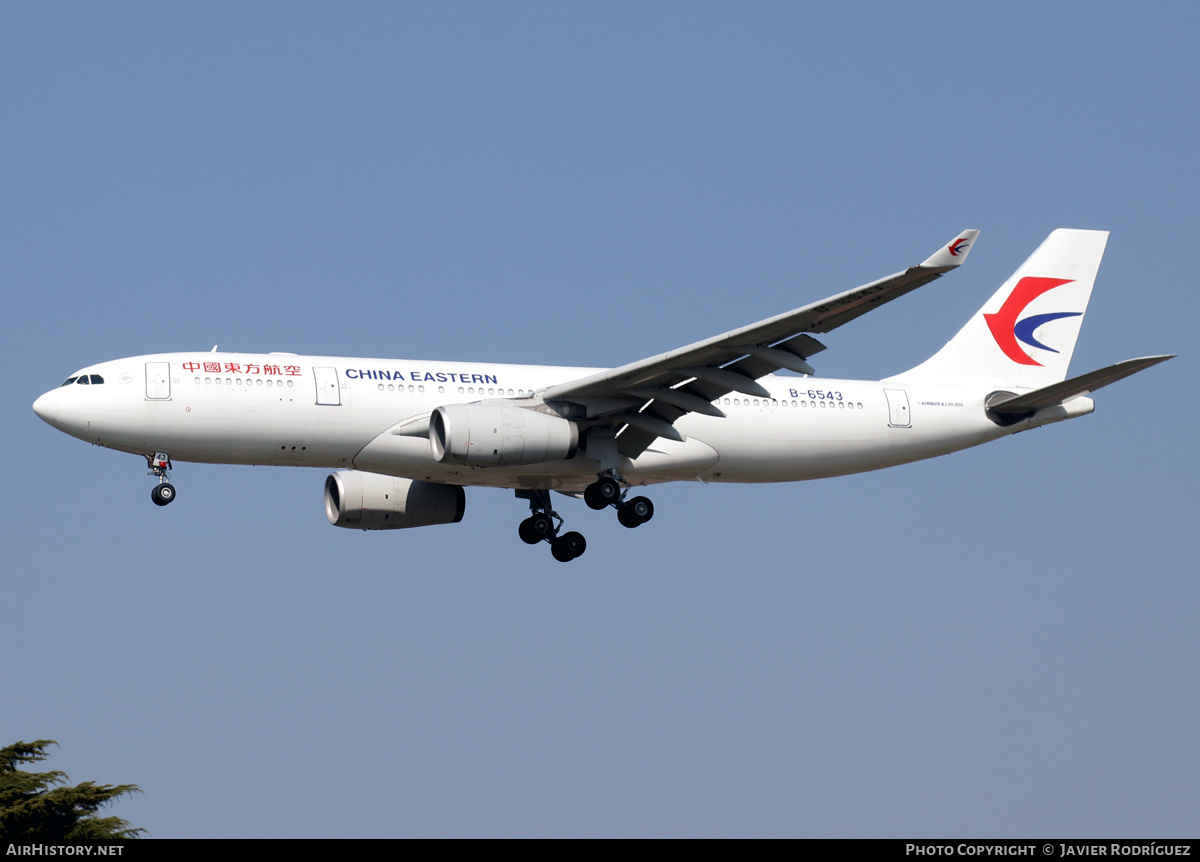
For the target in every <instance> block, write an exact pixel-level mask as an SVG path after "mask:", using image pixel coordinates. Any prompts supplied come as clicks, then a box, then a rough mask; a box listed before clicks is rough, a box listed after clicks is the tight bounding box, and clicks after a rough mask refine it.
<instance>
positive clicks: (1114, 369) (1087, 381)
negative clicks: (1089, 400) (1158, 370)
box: [988, 353, 1175, 415]
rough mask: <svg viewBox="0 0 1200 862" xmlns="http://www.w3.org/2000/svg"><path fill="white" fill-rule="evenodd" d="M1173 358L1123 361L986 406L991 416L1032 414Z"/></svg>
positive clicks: (1170, 355)
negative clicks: (996, 414) (999, 414)
mask: <svg viewBox="0 0 1200 862" xmlns="http://www.w3.org/2000/svg"><path fill="white" fill-rule="evenodd" d="M1174 358H1175V354H1173V353H1172V354H1169V355H1167V356H1143V357H1142V358H1141V359H1126V360H1125V361H1124V362H1118V363H1117V364H1116V365H1110V366H1108V367H1107V368H1101V369H1099V370H1098V371H1089V372H1088V373H1087V374H1081V375H1080V376H1079V377H1072V378H1071V379H1070V380H1064V381H1062V382H1061V383H1053V384H1051V385H1050V386H1043V387H1042V388H1041V389H1035V390H1034V391H1033V392H1027V393H1025V394H1024V395H1014V396H1012V397H1011V398H1005V399H1004V400H1002V401H995V402H990V403H989V404H988V410H989V411H991V412H992V413H1002V414H1006V415H1020V414H1024V413H1035V412H1037V411H1038V410H1042V409H1043V408H1046V407H1055V406H1057V405H1059V404H1063V403H1065V402H1067V401H1070V400H1071V399H1072V398H1078V397H1079V396H1080V395H1087V394H1088V393H1089V392H1095V391H1096V390H1097V389H1099V388H1100V387H1102V386H1107V385H1108V384H1110V383H1116V382H1117V381H1118V380H1121V379H1122V378H1125V377H1128V376H1129V375H1131V374H1137V373H1138V372H1139V371H1145V370H1146V369H1147V368H1150V367H1151V366H1153V365H1158V363H1160V362H1166V361H1167V360H1168V359H1174Z"/></svg>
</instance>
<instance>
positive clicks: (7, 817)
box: [0, 739, 145, 841]
mask: <svg viewBox="0 0 1200 862" xmlns="http://www.w3.org/2000/svg"><path fill="white" fill-rule="evenodd" d="M51 745H58V743H57V742H55V741H54V740H52V739H37V740H34V741H33V742H18V743H16V744H15V745H10V746H8V747H7V748H0V839H3V840H5V841H22V840H28V841H89V840H96V839H109V840H111V839H118V838H137V837H138V835H139V834H140V833H142V832H144V831H145V830H144V829H133V828H131V827H130V826H129V823H128V822H127V821H125V820H122V819H121V818H120V817H98V816H97V815H96V812H97V811H98V810H99V809H100V808H101V807H103V806H104V805H107V804H108V803H109V802H111V801H113V800H114V799H116V798H117V797H120V796H124V795H125V794H127V793H134V792H137V793H140V792H141V790H140V788H138V786H137V785H136V784H96V783H95V782H93V781H85V782H83V783H82V784H77V785H75V786H74V787H66V786H60V785H65V784H66V782H67V775H66V773H65V772H62V771H60V770H57V769H55V770H51V771H50V772H24V771H23V770H21V769H19V768H18V767H20V766H24V765H25V764H29V763H39V762H41V761H43V760H45V759H46V758H47V757H49V756H50V755H49V754H47V753H46V748H47V747H48V746H51Z"/></svg>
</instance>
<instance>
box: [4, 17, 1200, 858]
mask: <svg viewBox="0 0 1200 862" xmlns="http://www.w3.org/2000/svg"><path fill="white" fill-rule="evenodd" d="M0 20H2V21H3V26H2V27H0V80H3V81H4V86H3V88H0V108H2V110H3V116H4V117H5V120H6V122H5V123H4V130H3V133H2V134H0V154H2V156H3V159H2V163H3V165H4V168H3V170H2V171H0V200H2V201H3V205H0V218H2V219H3V222H2V226H3V230H2V231H0V259H2V260H3V266H2V267H0V274H2V277H3V289H4V297H5V300H6V302H5V307H6V308H5V314H4V315H3V323H2V326H3V339H2V340H0V351H2V354H0V355H2V357H3V362H4V367H6V368H8V369H9V373H10V378H11V379H12V380H13V381H14V382H15V385H14V386H13V387H10V396H11V397H10V398H9V399H8V406H7V407H6V408H5V414H4V415H5V422H4V427H5V429H6V431H5V440H6V441H7V442H8V444H9V446H10V448H11V449H12V450H13V451H14V454H16V455H18V456H19V457H16V458H14V460H13V462H11V463H10V467H9V481H8V488H7V493H6V494H5V495H4V498H5V499H4V502H3V504H2V505H3V508H4V512H3V515H4V517H3V520H2V522H0V523H2V527H0V530H3V537H4V543H5V546H6V548H7V553H6V554H5V559H6V565H5V567H4V568H5V572H6V575H5V580H6V588H5V591H4V596H5V606H6V611H7V612H6V613H5V614H4V618H5V622H4V624H3V626H0V649H2V650H3V654H4V655H5V657H6V660H5V661H4V662H3V663H0V691H2V692H3V694H2V695H0V737H2V738H3V743H4V744H7V743H8V742H11V741H15V740H17V739H27V740H28V739H33V738H39V737H50V738H54V739H57V740H59V741H60V743H61V744H62V747H61V749H59V750H58V752H57V753H56V754H55V756H54V758H53V760H52V761H51V766H53V767H54V768H59V769H65V770H66V771H67V772H68V773H69V774H70V775H71V777H72V779H73V780H87V779H93V780H99V781H104V782H113V783H116V782H136V783H138V784H140V785H141V787H142V788H143V790H144V791H145V793H144V794H143V795H141V796H138V797H136V798H134V799H131V800H127V801H124V802H122V803H121V804H120V805H119V806H117V808H116V809H114V810H115V813H117V814H120V815H122V816H125V817H127V818H128V819H129V820H131V821H132V822H133V823H134V824H135V825H138V826H143V827H146V828H147V829H149V830H150V833H151V835H152V836H154V837H190V836H214V837H215V836H221V837H237V836H264V837H265V836H423V835H442V836H451V835H454V836H462V835H567V836H585V835H586V836H592V835H600V836H610V835H611V836H623V835H639V836H642V835H664V836H669V835H696V836H733V835H754V836H758V835H763V836H769V835H781V836H930V835H972V834H974V835H987V836H1005V835H1020V836H1031V835H1032V836H1037V835H1043V836H1064V835H1078V836H1114V837H1117V836H1149V837H1154V836H1165V835H1192V834H1195V833H1196V831H1197V826H1198V819H1197V813H1196V812H1197V806H1196V799H1197V795H1198V791H1200V785H1198V779H1197V775H1200V770H1198V769H1197V766H1198V765H1200V750H1198V747H1197V744H1196V733H1195V728H1196V726H1197V718H1198V712H1200V695H1198V694H1197V692H1198V691H1200V685H1198V684H1197V683H1198V673H1197V671H1198V669H1200V658H1198V656H1200V637H1198V635H1197V627H1196V617H1197V611H1198V609H1200V594H1198V588H1197V568H1198V566H1197V558H1198V550H1200V547H1198V545H1200V543H1198V540H1197V531H1196V528H1195V523H1194V522H1195V515H1196V503H1195V487H1196V480H1197V455H1196V448H1195V445H1194V437H1195V429H1196V427H1197V424H1198V420H1200V416H1198V415H1197V408H1196V402H1195V399H1194V398H1191V397H1190V396H1189V395H1188V392H1189V391H1190V384H1188V383H1187V381H1188V380H1194V379H1195V376H1196V373H1197V368H1196V365H1195V358H1194V357H1193V356H1191V355H1189V353H1190V350H1191V347H1192V339H1191V329H1192V327H1193V325H1194V324H1193V321H1194V319H1195V317H1196V312H1197V310H1198V309H1197V305H1198V301H1197V298H1196V297H1197V291H1196V288H1195V275H1194V273H1195V266H1196V265H1195V262H1194V260H1193V254H1192V249H1193V246H1194V235H1195V232H1196V227H1197V203H1196V202H1197V200H1198V194H1197V192H1198V191H1200V190H1198V187H1197V186H1198V184H1197V159H1196V141H1197V140H1200V116H1198V113H1197V110H1196V107H1195V98H1194V97H1195V93H1196V91H1197V83H1198V80H1197V79H1198V74H1197V73H1198V70H1200V65H1198V62H1197V60H1196V57H1195V52H1194V46H1193V44H1192V43H1193V42H1194V34H1195V33H1196V32H1197V31H1198V27H1200V12H1198V11H1197V9H1196V7H1195V6H1194V4H1182V3H1164V4H1157V5H1155V6H1152V7H1147V8H1142V7H1133V6H1129V5H1127V4H1115V3H1113V4H1108V3H1062V4H1051V5H1047V4H1021V3H1016V4H958V3H936V4H886V3H879V4H871V3H868V4H855V5H851V6H843V7H838V8H836V9H834V8H832V7H830V8H828V9H826V8H824V7H818V8H812V9H806V8H803V7H801V6H799V4H767V3H760V4H713V3H707V4H691V3H689V4H551V3H546V4H535V3H523V4H509V5H503V4H403V5H400V4H358V5H354V6H350V7H349V8H341V7H334V6H332V5H326V4H304V3H294V4H281V3H271V4H267V3H261V4H252V5H251V4H229V3H210V4H202V5H196V4H170V3H145V4H132V3H121V4H106V5H95V4H82V3H62V4H9V5H8V6H6V7H5V9H4V11H3V12H2V13H0ZM968 227H974V228H980V229H982V231H983V234H982V236H981V238H980V241H979V243H978V245H977V247H976V248H975V250H974V251H973V253H972V256H971V260H970V262H969V264H968V265H967V266H966V267H965V268H964V269H963V270H962V271H960V272H957V273H955V274H953V275H952V276H950V277H948V278H945V279H942V280H940V281H938V282H936V283H935V284H933V285H930V286H928V287H926V288H923V289H922V290H921V291H918V292H917V293H916V294H913V295H910V296H908V297H905V298H904V299H902V300H900V301H898V302H896V303H894V304H893V305H890V306H888V307H887V308H886V309H883V310H880V311H878V312H876V313H874V314H871V315H868V316H867V317H865V318H862V319H860V320H858V321H855V322H854V323H852V324H850V325H848V326H846V327H845V328H843V329H841V330H838V331H837V332H836V333H833V334H831V335H829V336H828V337H826V338H824V339H823V340H824V341H825V343H826V344H827V345H828V347H829V349H828V350H827V351H826V352H825V353H822V354H821V355H820V356H819V357H818V359H819V360H820V361H819V363H818V368H817V370H818V373H820V374H821V375H823V376H830V377H863V378H871V379H878V378H879V377H882V376H886V375H888V374H892V373H896V372H899V371H901V370H904V369H905V368H908V367H911V366H913V365H915V364H917V363H918V362H920V361H921V360H923V359H924V358H926V357H927V356H928V355H930V354H931V353H933V352H934V351H935V350H936V349H937V348H938V347H940V346H941V344H942V343H944V342H945V341H946V340H947V339H948V338H949V337H950V336H951V335H952V334H953V333H954V332H955V331H956V330H957V328H958V327H959V326H960V325H961V324H962V323H963V322H964V321H965V320H966V319H967V317H968V316H969V315H971V314H972V313H973V312H974V311H975V310H976V309H977V308H978V307H979V306H980V305H981V304H982V303H983V301H984V300H985V299H986V298H987V297H988V296H990V295H991V293H992V292H993V290H994V289H995V288H996V286H997V285H998V284H999V283H1000V282H1001V281H1002V280H1003V279H1004V278H1005V277H1007V276H1008V275H1009V274H1010V273H1011V272H1012V271H1013V270H1014V269H1015V268H1016V267H1017V266H1018V265H1019V264H1020V262H1021V261H1022V260H1023V259H1024V258H1025V257H1026V256H1027V255H1028V254H1029V253H1030V252H1031V251H1032V250H1033V249H1034V248H1035V247H1036V246H1037V244H1038V243H1039V242H1040V241H1041V240H1042V239H1043V238H1044V237H1045V235H1046V234H1047V233H1049V231H1051V230H1052V229H1054V228H1056V227H1079V228H1103V229H1108V230H1111V231H1112V237H1111V239H1110V241H1109V245H1108V252H1107V255H1106V257H1105V261H1104V264H1103V266H1102V267H1101V270H1100V276H1099V278H1098V280H1097V284H1096V290H1095V293H1094V294H1093V297H1092V304H1091V307H1090V309H1089V312H1088V316H1087V319H1086V322H1085V323H1084V326H1083V331H1082V334H1081V336H1080V340H1079V346H1078V348H1077V350H1076V353H1075V358H1074V361H1073V365H1072V370H1073V371H1075V372H1079V373H1081V372H1083V371H1087V370H1090V369H1092V368H1098V367H1101V366H1103V365H1107V364H1110V363H1112V362H1116V361H1118V360H1121V359H1126V358H1129V357H1133V356H1142V355H1147V354H1154V353H1167V352H1178V353H1179V354H1180V356H1179V357H1178V358H1177V359H1175V360H1173V361H1172V362H1170V363H1167V364H1166V365H1163V366H1160V367H1157V368H1154V369H1152V370H1150V371H1147V372H1145V373H1144V374H1141V375H1138V376H1137V377H1134V378H1131V379H1130V380H1127V381H1124V382H1122V383H1119V384H1116V385H1114V386H1112V387H1111V388H1109V389H1106V390H1104V391H1103V392H1102V393H1100V394H1099V396H1098V397H1097V410H1096V412H1095V414H1094V415H1092V416H1089V417H1085V418H1083V419H1080V420H1078V421H1072V422H1069V423H1063V424H1059V425H1055V426H1051V427H1048V428H1044V429H1040V430H1037V431H1033V432H1030V433H1027V434H1022V435H1018V436H1017V437H1014V438H1011V439H1008V440H1004V441H999V442H997V443H994V444H992V445H990V446H987V447H984V448H981V449H977V450H972V451H967V452H963V453H959V454H956V455H953V456H950V457H947V458H942V459H938V460H935V461H930V462H926V463H922V464H916V465H909V466H906V467H901V468H897V469H893V470H890V471H885V472H882V473H877V474H868V475H862V476H854V477H847V478H842V479H835V480H826V481H821V482H813V483H803V484H792V485H778V486H760V487H749V486H727V487H718V486H699V485H691V484H688V485H671V486H663V487H659V488H656V489H654V490H653V493H652V494H651V496H652V497H653V499H654V502H655V505H656V515H655V519H654V521H653V522H652V523H651V524H648V525H646V526H644V527H642V528H640V529H638V530H625V529H624V528H622V527H620V526H619V525H618V524H617V523H616V520H615V519H614V518H611V517H608V516H606V515H604V514H603V513H593V512H591V511H590V510H587V509H586V508H585V507H584V506H583V505H582V504H578V505H575V506H571V505H570V504H569V503H568V504H567V507H568V518H569V523H570V525H571V526H572V527H573V528H576V529H580V530H581V531H582V532H584V533H585V534H586V535H587V537H588V541H589V547H588V553H587V554H586V556H584V557H582V558H581V559H579V560H577V561H575V562H573V563H571V564H570V565H568V566H563V565H560V564H557V563H555V562H554V561H553V560H552V559H551V558H550V556H549V554H547V553H544V550H545V549H544V548H532V549H531V548H529V547H527V546H525V545H523V544H522V543H521V542H520V541H519V540H518V539H517V537H516V525H517V522H518V521H519V520H520V518H521V517H523V516H524V515H523V512H524V507H523V504H522V503H520V502H519V501H517V500H514V499H513V498H512V497H511V494H509V493H508V492H499V491H490V490H468V502H467V514H466V518H465V520H464V521H463V522H462V523H461V524H459V525H456V526H445V527H435V528H428V529H419V530H412V531H398V532H396V533H394V534H367V533H361V532H355V531H344V530H336V529H334V528H332V527H330V526H329V525H328V523H327V522H326V520H325V516H324V512H323V508H322V505H321V489H322V483H323V480H324V476H325V472H324V471H313V470H295V469H285V468H261V467H260V468H249V467H220V466H206V465H189V464H178V465H177V469H176V470H175V472H174V474H173V481H174V482H175V484H176V486H177V488H178V489H179V499H178V501H177V502H175V503H174V504H173V505H172V506H170V507H169V508H166V509H158V508H157V507H155V506H153V505H152V504H151V503H150V500H149V490H150V487H151V480H150V479H149V477H147V476H145V475H144V474H145V468H144V465H143V464H142V463H141V462H140V461H139V460H138V459H136V458H134V457H132V456H129V455H123V454H120V453H114V452H110V451H107V450H100V449H95V448H92V447H89V446H86V445H85V444H83V443H80V442H79V441H76V440H73V439H71V438H68V437H65V436H64V435H62V434H59V433H58V432H56V431H54V430H53V429H51V428H49V427H48V426H46V425H45V424H43V423H42V422H40V421H39V420H38V419H37V418H36V417H35V416H34V415H33V413H32V411H31V410H30V409H29V405H30V404H31V403H32V402H33V400H34V399H35V398H36V397H37V395H39V394H40V393H42V392H43V391H45V390H47V389H49V388H51V387H53V386H54V385H56V384H57V383H59V382H60V381H61V380H62V379H63V378H64V377H66V376H67V375H68V374H69V373H70V372H71V371H73V370H75V369H76V368H78V367H80V366H83V365H86V364H89V363H91V362H96V361H101V360H105V359H111V358H116V357H119V356H129V355H137V354H141V353H151V352H158V351H173V350H207V349H208V348H209V347H211V346H212V345H213V344H220V346H221V348H222V349H228V350H240V351H247V352H250V351H269V350H284V351H294V352H297V353H321V354H333V355H358V356H380V357H399V358H428V359H443V360H445V359H464V360H481V361H484V360H486V361H494V362H530V363H538V364H564V365H572V364H578V365H587V366H604V365H617V364H621V363H624V362H627V361H631V360H634V359H637V358H640V357H643V356H647V355H651V354H655V353H659V352H662V351H664V350H668V349H671V348H674V347H677V346H680V345H682V344H686V343H689V342H691V341H694V340H697V339H700V338H704V337H707V336H709V335H712V334H715V333H717V332H720V331H725V330H727V329H729V328H731V327H732V326H735V325H740V324H743V323H748V322H751V321H754V320H757V319H759V318H762V317H766V316H768V315H771V314H774V313H777V312H780V311H784V310H786V309H789V308H793V307H796V306H799V305H802V304H804V303H806V302H809V301H812V300H815V299H819V298H822V297H824V296H827V295H830V294H832V293H835V292H838V291H840V290H843V289H846V288H849V287H853V286H855V285H857V284H860V283H863V282H865V281H868V280H870V279H873V278H876V277H879V276H882V275H885V274H888V273H891V272H895V271H896V270H898V269H901V268H903V267H904V266H907V265H909V264H912V263H915V262H917V261H919V260H922V259H923V258H924V257H926V256H927V255H928V254H930V253H931V252H933V251H934V249H935V248H936V247H937V246H938V244H939V243H941V242H943V241H944V240H947V239H949V238H950V237H952V236H954V235H955V234H956V233H957V232H958V231H960V230H962V229H963V228H968ZM1181 392H1182V393H1184V394H1183V395H1182V396H1181V395H1180V394H1179V393H1181Z"/></svg>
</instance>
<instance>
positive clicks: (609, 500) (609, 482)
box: [583, 476, 621, 509]
mask: <svg viewBox="0 0 1200 862" xmlns="http://www.w3.org/2000/svg"><path fill="white" fill-rule="evenodd" d="M583 499H584V502H586V503H587V504H588V505H589V506H591V507H592V508H593V509H603V508H604V507H605V506H611V505H613V504H614V503H616V502H617V501H619V500H620V499H621V486H620V485H619V484H618V483H617V480H616V479H611V478H609V477H608V476H601V477H600V478H599V479H597V480H596V481H595V482H593V483H592V484H590V485H588V486H587V488H586V489H584V492H583Z"/></svg>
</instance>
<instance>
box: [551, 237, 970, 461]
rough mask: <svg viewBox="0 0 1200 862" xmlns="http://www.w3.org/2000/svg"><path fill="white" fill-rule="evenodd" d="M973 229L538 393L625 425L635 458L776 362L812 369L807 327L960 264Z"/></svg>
mask: <svg viewBox="0 0 1200 862" xmlns="http://www.w3.org/2000/svg"><path fill="white" fill-rule="evenodd" d="M978 235H979V231H977V230H965V231H963V232H962V233H960V234H959V235H958V236H957V237H955V238H954V239H953V240H952V241H951V242H950V243H949V244H947V245H945V246H943V247H942V248H940V249H938V251H937V252H936V253H935V254H934V255H932V256H931V257H929V258H928V259H927V260H925V261H924V262H923V263H920V264H917V265H916V266H910V267H909V268H908V269H906V270H904V271H903V272H898V273H895V274H894V275H889V276H887V277H886V278H881V279H879V280H878V281H873V282H871V283H869V284H864V285H862V286H861V287H856V288H854V289H853V290H847V291H846V292H844V293H839V294H837V295H836V296H831V297H829V298H828V299H823V300H821V301H820V302H815V303H812V304H811V305H806V306H804V307H803V308H797V309H795V310H794V311H788V312H784V313H783V314H778V315H776V316H775V317H769V318H767V319H766V320H760V321H759V322H758V323H752V324H750V325H749V326H743V327H741V328H740V329H735V330H732V331H731V332H726V333H724V334H722V335H715V336H713V337H712V338H707V339H705V340H703V341H697V342H696V343H694V344H689V345H687V346H686V347H681V348H679V349H677V350H672V351H670V352H668V353H662V354H659V355H658V356H651V357H650V358H648V359H642V360H639V361H637V362H632V363H630V364H628V365H622V366H620V367H619V368H613V369H610V370H608V371H602V372H600V373H598V374H593V375H591V376H590V377H584V378H581V379H579V380H573V381H571V382H569V383H563V384H559V385H557V386H551V387H549V388H547V389H546V390H544V391H543V392H541V393H539V394H540V395H541V396H542V398H543V400H544V401H546V402H554V401H558V402H570V403H574V404H579V405H581V406H582V407H583V409H584V411H585V412H584V414H583V415H584V416H585V417H586V418H587V419H591V420H601V421H607V423H608V424H611V425H612V426H613V427H615V428H620V427H622V426H624V427H623V430H622V431H621V432H620V434H619V436H618V437H617V447H618V449H619V450H620V452H621V454H623V455H625V456H627V457H629V458H636V457H637V456H638V455H640V454H641V453H642V452H643V451H645V449H646V448H647V447H648V446H649V445H650V444H651V443H653V442H654V440H655V439H656V438H658V437H666V438H669V439H673V440H682V439H683V438H682V436H681V435H680V434H679V432H678V431H676V430H675V428H674V427H673V423H674V422H675V420H677V419H678V418H679V417H681V416H683V415H685V414H687V413H703V414H706V415H709V416H719V417H724V415H725V414H724V413H723V412H722V411H721V410H720V409H718V408H717V407H716V406H715V405H714V404H713V403H712V402H713V401H715V400H716V399H717V398H720V397H722V396H724V395H726V394H728V393H730V392H741V393H742V394H744V395H752V396H758V397H760V398H769V397H770V394H769V393H768V392H767V391H766V390H765V389H764V388H763V387H762V386H760V385H759V384H758V383H756V382H755V381H756V380H757V379H758V378H759V377H763V376H765V375H767V374H771V373H773V372H775V371H778V370H780V369H781V368H786V369H789V370H791V371H796V372H799V373H801V374H812V373H813V369H812V366H810V365H809V364H808V362H807V361H806V360H807V359H808V358H809V357H810V356H812V355H813V354H815V353H818V352H819V351H821V350H824V349H825V345H823V344H821V343H820V342H819V341H817V340H816V339H815V338H813V337H812V336H811V335H809V334H808V333H810V332H830V331H832V330H834V329H836V328H837V327H839V326H841V325H842V324H844V323H849V322H850V321H851V320H854V319H855V318H856V317H858V316H859V315H862V314H866V313H867V312H868V311H871V310H872V309H874V308H878V307H879V306H881V305H883V304H884V303H886V302H891V301H892V300H893V299H896V298H897V297H900V296H903V295H904V294H906V293H908V292H909V291H912V290H916V289H917V288H918V287H921V286H922V285H925V284H928V283H929V282H931V281H933V280H934V279H936V278H939V277H940V276H941V275H942V274H943V273H946V272H949V271H950V270H952V269H955V268H956V267H958V266H961V265H962V264H963V262H964V261H965V260H966V259H967V255H968V254H969V253H970V250H971V247H972V246H973V245H974V243H975V238H976V237H977V236H978Z"/></svg>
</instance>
